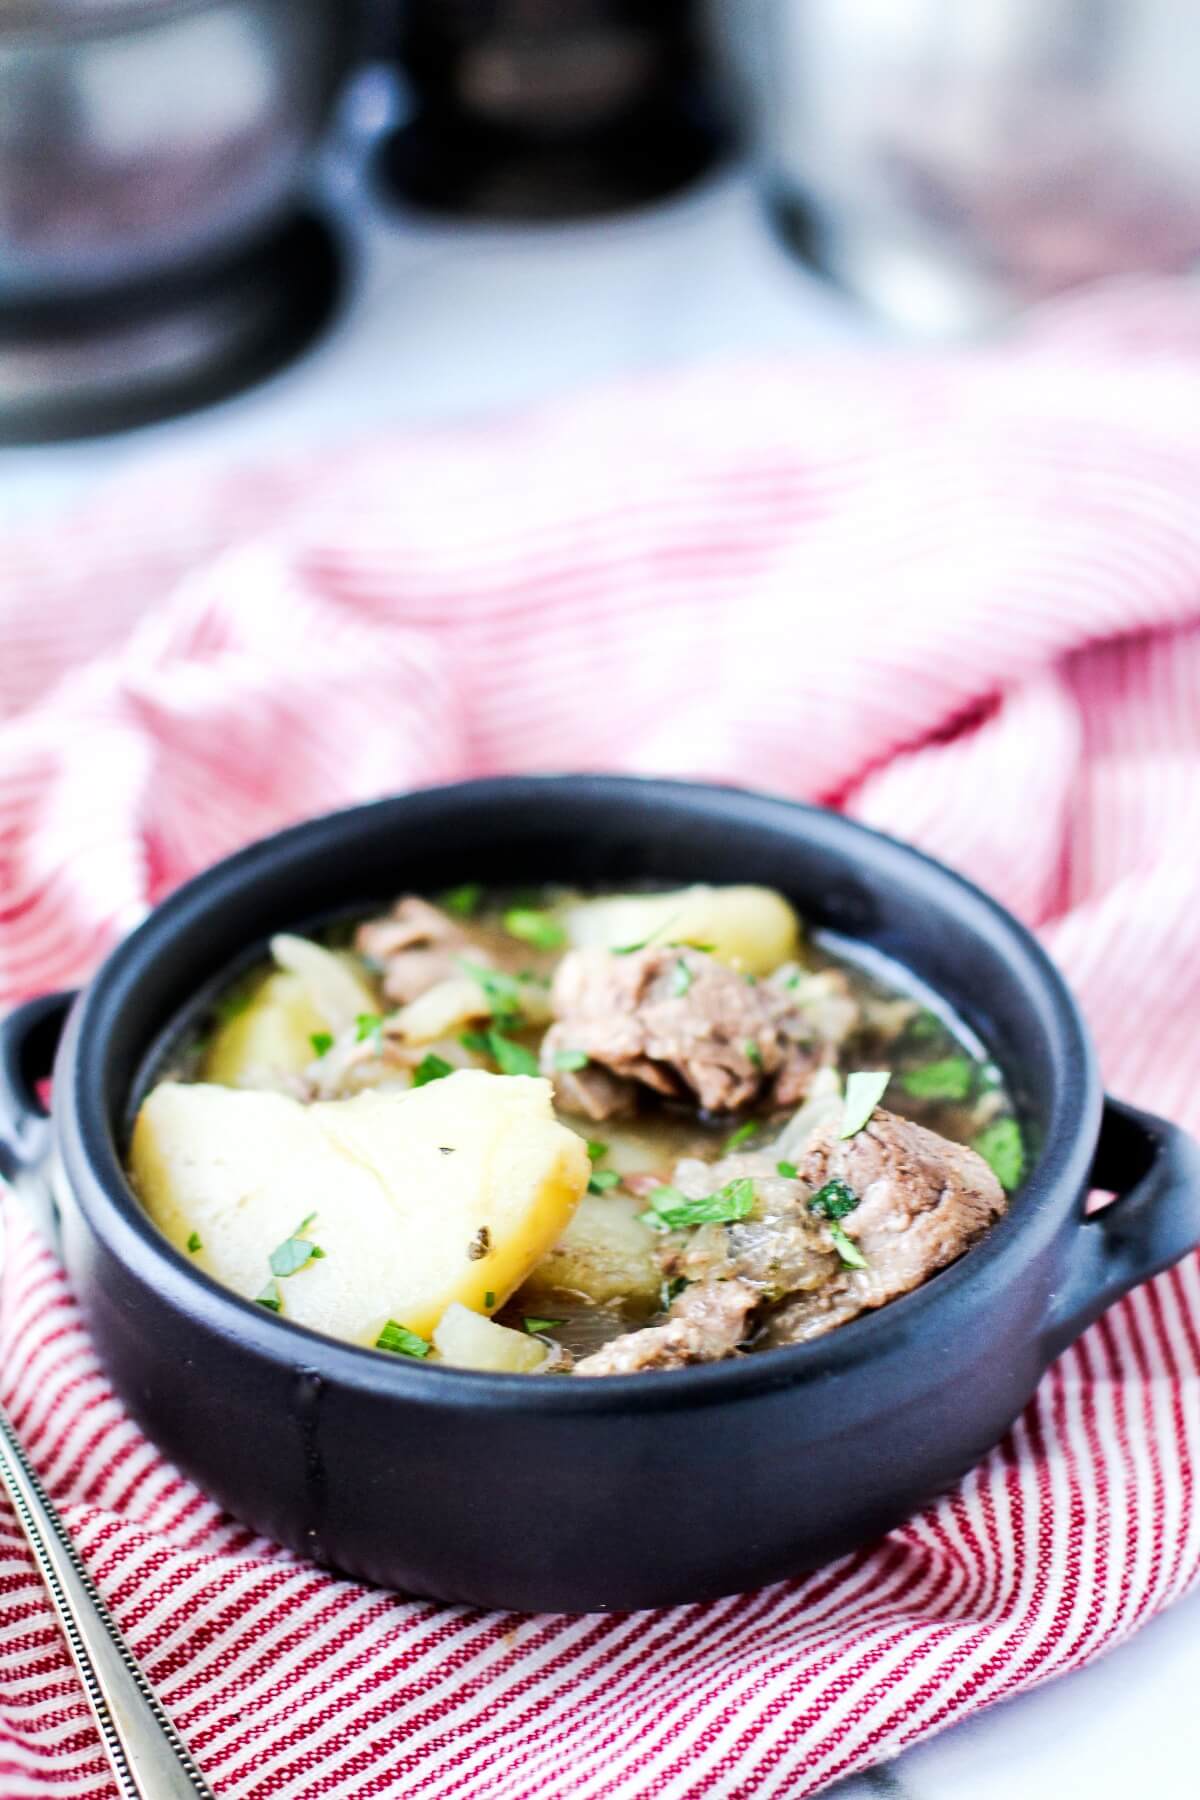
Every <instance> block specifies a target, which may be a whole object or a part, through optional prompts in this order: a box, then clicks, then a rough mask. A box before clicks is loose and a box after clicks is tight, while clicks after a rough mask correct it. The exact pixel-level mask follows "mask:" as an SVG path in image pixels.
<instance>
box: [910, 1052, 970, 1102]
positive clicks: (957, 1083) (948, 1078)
mask: <svg viewBox="0 0 1200 1800" xmlns="http://www.w3.org/2000/svg"><path fill="white" fill-rule="evenodd" d="M973 1074H974V1071H973V1070H972V1068H971V1064H970V1063H969V1062H968V1060H967V1058H966V1057H965V1056H943V1057H942V1059H941V1060H940V1062H931V1063H926V1064H925V1066H924V1068H923V1069H910V1070H909V1072H908V1074H907V1075H905V1076H904V1078H903V1080H902V1082H901V1086H902V1087H903V1089H904V1091H905V1093H906V1094H911V1095H912V1096H913V1098H914V1099H915V1100H965V1099H966V1098H967V1095H968V1094H969V1093H970V1092H971V1084H972V1079H973Z"/></svg>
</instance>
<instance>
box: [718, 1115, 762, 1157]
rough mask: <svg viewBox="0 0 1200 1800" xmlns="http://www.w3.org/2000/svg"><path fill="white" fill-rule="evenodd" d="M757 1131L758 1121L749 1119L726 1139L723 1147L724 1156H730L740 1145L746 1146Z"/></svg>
mask: <svg viewBox="0 0 1200 1800" xmlns="http://www.w3.org/2000/svg"><path fill="white" fill-rule="evenodd" d="M757 1130H758V1121H757V1120H756V1119H747V1120H746V1123H745V1124H744V1125H739V1126H738V1128H737V1130H736V1131H731V1132H730V1134H729V1136H728V1137H727V1138H726V1139H725V1143H724V1147H723V1148H724V1154H725V1155H726V1156H728V1155H729V1152H730V1151H731V1150H736V1149H737V1147H738V1145H739V1144H744V1143H745V1142H746V1141H747V1139H749V1138H752V1137H753V1136H754V1134H755V1132H756V1131H757Z"/></svg>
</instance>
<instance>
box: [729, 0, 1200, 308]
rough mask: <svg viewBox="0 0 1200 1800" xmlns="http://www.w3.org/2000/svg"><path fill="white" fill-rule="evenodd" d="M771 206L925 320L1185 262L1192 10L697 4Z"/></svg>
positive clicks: (1154, 0) (1011, 2)
mask: <svg viewBox="0 0 1200 1800" xmlns="http://www.w3.org/2000/svg"><path fill="white" fill-rule="evenodd" d="M710 19H711V22H712V27H713V31H714V34H715V38H716V41H717V42H718V44H719V45H720V47H721V50H722V52H723V55H724V58H725V61H726V64H727V66H728V67H729V69H730V70H731V71H732V72H733V74H734V77H735V83H736V87H737V91H738V92H739V94H740V96H741V103H742V111H743V114H744V116H745V118H746V120H747V123H748V128H749V130H750V132H751V134H752V136H753V139H754V140H755V143H756V145H757V149H758V153H759V155H760V157H761V160H762V165H763V169H764V176H765V180H766V183H767V187H768V192H769V194H770V197H771V200H772V203H773V205H774V206H775V208H776V209H777V211H778V214H779V216H780V218H781V219H782V221H783V222H784V224H785V226H786V227H787V228H788V229H789V230H790V231H791V232H792V233H793V235H794V236H795V237H796V238H797V240H798V241H799V243H800V245H801V247H802V248H804V249H805V250H806V251H807V252H808V253H809V254H810V255H811V256H812V257H813V258H814V260H816V261H817V262H818V263H819V264H821V265H822V266H824V267H825V268H827V269H828V270H829V271H830V272H831V273H832V274H833V275H834V276H835V278H837V279H838V280H840V281H841V282H842V283H843V284H844V285H846V286H847V287H849V288H850V289H851V290H853V291H854V292H856V293H858V294H859V295H861V296H862V297H863V298H864V299H865V300H867V301H868V302H869V303H870V304H871V305H872V306H873V307H874V308H875V309H876V310H878V311H879V312H880V313H881V314H883V315H885V316H887V317H889V318H891V319H893V320H895V321H896V322H898V323H900V324H902V325H904V326H907V327H910V328H913V329H916V330H920V331H927V332H931V333H939V332H953V331H959V330H970V329H973V328H976V327H978V326H981V325H984V324H987V323H989V322H991V321H993V320H994V319H996V318H998V317H1002V316H1003V315H1004V314H1005V313H1007V312H1009V311H1011V310H1012V309H1013V308H1014V307H1016V306H1019V305H1021V304H1023V303H1025V302H1028V301H1031V300H1035V299H1039V298H1042V297H1044V296H1046V295H1049V294H1054V293H1058V292H1060V291H1062V290H1063V289H1065V288H1069V287H1073V286H1076V285H1078V284H1080V283H1083V282H1089V281H1093V280H1095V279H1097V278H1100V277H1103V276H1108V275H1114V274H1119V273H1124V272H1129V271H1135V270H1168V271H1172V270H1180V269H1185V268H1187V267H1188V266H1189V265H1190V264H1192V263H1193V262H1194V261H1195V260H1196V258H1197V257H1198V256H1200V6H1198V5H1193V4H1190V3H1185V0H710Z"/></svg>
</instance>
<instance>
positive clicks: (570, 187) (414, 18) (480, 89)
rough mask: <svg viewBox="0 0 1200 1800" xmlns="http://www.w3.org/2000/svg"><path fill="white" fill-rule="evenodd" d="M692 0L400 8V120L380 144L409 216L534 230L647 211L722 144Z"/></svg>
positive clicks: (495, 0)
mask: <svg viewBox="0 0 1200 1800" xmlns="http://www.w3.org/2000/svg"><path fill="white" fill-rule="evenodd" d="M696 10H697V9H696V6H695V4H694V0H405V4H404V5H403V6H402V9H401V11H400V14H399V19H398V27H397V31H396V39H397V44H396V48H397V51H398V55H399V60H400V63H401V65H402V67H403V70H404V73H405V75H406V76H407V78H408V81H409V84H410V88H411V92H412V101H413V108H414V111H413V115H412V117H411V118H410V119H409V121H408V122H407V123H406V124H404V125H403V126H402V127H401V128H400V129H399V130H398V131H397V132H396V133H395V134H394V135H393V136H392V137H391V138H389V140H388V141H387V142H386V144H385V145H384V146H383V148H382V151H381V162H382V173H383V177H384V180H385V183H386V184H387V186H388V187H390V188H391V190H392V191H393V192H394V193H396V194H397V195H398V196H399V197H401V198H402V199H403V200H405V201H406V202H408V203H409V204H412V205H415V206H419V207H423V208H428V209H432V210H435V211H438V212H454V213H467V214H475V215H476V216H479V217H485V218H493V219H509V220H515V219H524V220H548V219H563V218H571V217H580V216H586V215H589V214H596V213H603V212H611V211H616V210H619V209H621V208H624V207H629V206H637V205H641V204H644V203H646V202H647V201H651V200H655V199H659V198H661V197H663V196H665V195H668V194H670V193H672V192H674V191H676V190H677V189H679V188H681V187H684V186H685V185H686V184H687V183H688V182H690V181H692V180H694V179H695V178H696V177H697V176H698V175H700V174H702V173H703V172H704V170H705V169H707V168H708V166H709V165H710V163H711V162H712V161H713V159H714V157H715V156H716V155H717V154H718V152H719V150H720V148H721V134H720V129H719V126H718V123H717V118H716V114H715V111H714V110H713V108H712V105H711V101H710V95H709V91H708V88H707V84H706V81H705V71H704V66H703V62H702V59H701V54H700V32H699V29H698V26H697V21H696V17H695V14H696Z"/></svg>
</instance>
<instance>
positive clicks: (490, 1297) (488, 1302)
mask: <svg viewBox="0 0 1200 1800" xmlns="http://www.w3.org/2000/svg"><path fill="white" fill-rule="evenodd" d="M483 1304H484V1305H485V1306H486V1307H487V1309H488V1311H489V1312H491V1310H492V1308H493V1306H495V1304H496V1296H495V1294H494V1293H493V1292H492V1290H491V1288H489V1289H488V1291H487V1293H486V1294H485V1295H484V1296H483Z"/></svg>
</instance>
